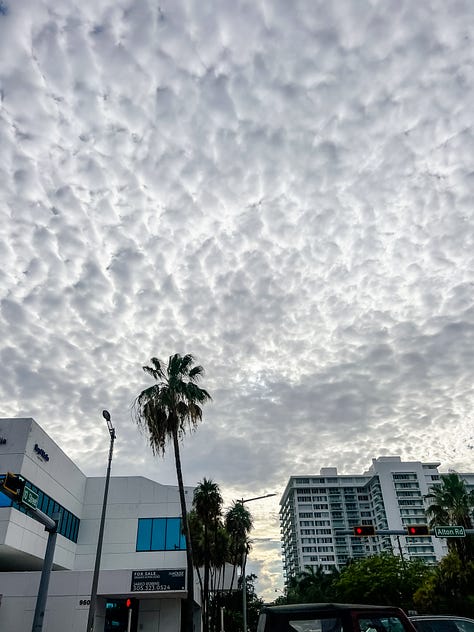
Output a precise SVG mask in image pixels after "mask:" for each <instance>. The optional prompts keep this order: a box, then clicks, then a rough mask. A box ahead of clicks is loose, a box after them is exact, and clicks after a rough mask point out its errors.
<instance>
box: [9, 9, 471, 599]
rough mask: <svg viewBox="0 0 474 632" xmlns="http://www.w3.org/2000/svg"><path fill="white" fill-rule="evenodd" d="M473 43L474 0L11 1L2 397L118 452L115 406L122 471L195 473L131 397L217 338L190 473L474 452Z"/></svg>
mask: <svg viewBox="0 0 474 632" xmlns="http://www.w3.org/2000/svg"><path fill="white" fill-rule="evenodd" d="M473 38H474V6H473V5H472V2H470V0H460V1H458V2H456V3H455V4H453V3H445V2H442V1H441V0H431V1H427V2H423V3H413V2H411V1H409V0H405V1H397V2H394V1H389V0H386V1H380V2H372V1H369V0H367V1H360V2H349V1H348V2H337V3H328V2H323V1H315V2H305V1H295V2H293V3H288V2H285V1H283V0H281V1H278V0H275V1H273V2H267V1H264V0H260V1H259V0H254V1H253V2H244V1H238V0H237V1H235V2H226V1H217V0H216V2H212V3H196V2H191V1H185V0H165V1H163V2H160V4H158V3H156V2H152V1H151V0H143V1H142V2H140V3H137V2H133V1H132V0H113V1H112V0H101V1H100V2H92V0H90V1H89V0H88V1H86V2H82V3H76V2H72V0H61V1H57V0H55V1H54V2H53V0H34V1H33V0H21V1H13V0H0V179H1V182H2V186H1V190H0V212H1V214H2V218H1V219H2V221H1V225H0V231H1V237H2V239H1V240H0V258H1V262H2V265H1V267H0V329H1V339H2V345H1V349H0V354H1V357H0V361H1V367H2V368H1V377H2V379H1V382H0V389H1V391H0V392H1V398H2V414H3V415H4V416H17V415H27V416H33V417H35V418H36V419H37V421H38V422H39V423H40V424H42V425H43V427H44V428H45V429H46V430H47V431H48V432H50V433H51V434H52V435H53V437H55V438H56V440H57V441H58V442H59V443H60V445H61V446H62V447H63V448H65V449H66V450H67V451H68V452H69V453H70V454H71V456H73V457H74V458H75V459H76V460H77V462H78V464H79V465H80V466H81V467H82V468H83V469H84V471H86V472H87V473H89V474H101V473H103V469H104V468H103V467H102V465H100V463H104V464H105V455H106V449H107V446H106V443H107V442H106V437H104V429H103V428H102V426H101V420H100V410H101V409H102V408H103V407H106V408H108V409H110V410H111V412H112V416H113V419H114V422H115V424H116V426H117V430H118V442H117V453H116V458H115V461H114V471H115V473H116V474H133V473H137V474H138V473H139V474H145V475H148V476H150V477H153V478H156V479H157V480H160V481H162V482H165V483H173V482H174V471H173V463H172V459H168V458H166V459H164V460H158V461H155V462H154V461H153V460H152V458H151V455H150V452H149V450H148V449H147V447H146V445H145V441H144V438H143V437H141V436H140V435H139V434H138V433H137V431H136V429H135V428H134V427H133V425H132V423H131V421H130V404H131V402H132V400H133V398H134V397H135V396H136V394H137V393H138V392H139V390H140V389H141V388H142V387H143V386H145V385H146V384H147V381H146V377H145V376H144V375H143V374H142V373H141V369H140V367H141V365H142V364H144V363H146V362H147V361H148V359H149V358H150V356H152V355H160V356H164V357H166V355H167V354H169V353H174V352H181V353H184V352H192V353H194V354H195V355H196V356H197V358H198V360H199V362H200V363H202V364H203V365H204V366H205V368H206V369H207V375H206V381H205V386H206V387H207V388H208V389H209V390H210V391H211V393H212V395H213V398H214V402H213V404H211V405H209V406H208V407H207V409H206V412H205V423H204V424H203V425H202V427H201V428H200V429H199V431H198V432H197V433H196V435H195V436H193V437H192V438H189V439H188V440H187V441H186V442H185V444H184V446H183V464H184V468H185V477H186V482H187V483H188V484H195V483H196V482H197V481H199V480H201V479H202V478H203V477H204V476H206V477H211V478H213V479H214V480H216V481H217V482H218V483H219V484H220V485H221V486H222V488H223V489H224V491H225V494H226V498H227V499H228V501H229V502H230V501H231V499H232V498H236V497H249V496H256V495H259V494H263V493H268V492H273V491H275V492H278V493H280V492H281V491H282V490H283V488H284V485H285V484H286V481H287V478H288V477H289V476H290V475H291V474H294V473H296V472H298V471H306V472H315V471H316V472H317V471H318V470H319V467H321V466H327V465H337V466H338V467H339V468H340V470H341V471H344V472H351V471H361V470H363V469H365V468H366V467H367V466H368V465H369V462H370V458H371V457H372V456H378V455H382V454H401V455H402V456H403V457H404V458H408V459H409V458H413V459H438V460H440V461H441V462H442V466H443V468H444V469H447V468H448V467H454V468H458V469H460V470H462V469H464V470H472V469H473V459H472V441H473V439H472V422H473V418H472V387H471V384H472V375H473V372H474V352H473V349H474V345H473V343H474V307H473V287H474V286H473V283H474V278H473V277H474V262H473V252H474V243H473V241H474V239H473V235H474V232H473V208H474V204H473V202H474V177H473V172H472V148H473V146H474V142H473V141H474V138H473V130H472V103H474V86H473V82H474V78H473V77H474V75H473V72H472V68H473V63H474V59H473ZM260 502H261V504H259V503H256V506H255V514H256V518H257V519H256V525H259V526H257V531H256V543H255V548H254V553H253V556H254V564H255V566H254V569H255V570H258V573H259V575H260V576H261V579H260V584H259V590H260V591H266V592H265V593H264V594H266V596H267V597H268V598H272V597H273V596H274V594H273V595H272V587H274V586H276V585H278V584H279V583H281V569H280V564H279V560H278V553H279V547H278V542H277V541H276V540H277V538H278V525H277V509H278V501H277V499H267V500H265V501H260ZM249 508H250V505H249Z"/></svg>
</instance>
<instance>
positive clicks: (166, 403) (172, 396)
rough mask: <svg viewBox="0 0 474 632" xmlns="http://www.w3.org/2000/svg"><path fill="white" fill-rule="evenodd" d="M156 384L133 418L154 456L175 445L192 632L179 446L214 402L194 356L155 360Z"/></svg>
mask: <svg viewBox="0 0 474 632" xmlns="http://www.w3.org/2000/svg"><path fill="white" fill-rule="evenodd" d="M143 370H144V371H145V373H147V374H148V375H150V376H151V377H152V378H153V379H154V380H155V382H156V383H155V384H153V386H150V387H148V388H146V389H145V390H144V391H142V392H141V393H140V394H139V395H138V397H137V398H136V399H135V401H134V403H133V408H132V414H133V417H134V419H135V421H136V423H137V424H138V426H139V427H140V428H141V429H143V430H144V431H145V432H146V433H147V435H148V441H149V443H150V447H151V449H152V452H153V454H154V455H156V454H161V455H164V453H165V449H166V446H167V444H168V443H171V444H172V445H173V450H174V458H175V465H176V476H177V479H178V489H179V500H180V505H181V520H182V527H183V531H184V534H185V539H186V562H187V578H186V582H187V600H186V601H187V603H186V614H185V626H186V627H185V628H184V629H187V630H189V632H192V630H193V614H194V577H193V553H192V543H191V537H190V532H189V525H188V520H187V512H186V497H185V493H184V484H183V473H182V468H181V457H180V451H179V442H180V440H181V439H182V438H183V437H184V436H185V434H186V431H187V430H194V429H195V428H196V426H197V424H198V423H199V422H200V421H201V419H202V409H201V406H202V404H204V403H205V402H206V401H208V400H210V399H211V396H210V395H209V393H208V392H207V391H206V390H204V389H203V388H200V387H199V386H198V385H197V382H198V380H199V379H200V377H201V376H202V375H203V373H204V369H203V368H202V366H200V365H195V364H194V357H193V356H192V355H190V354H187V355H184V356H181V355H180V354H179V353H176V354H174V355H172V356H170V357H169V359H168V364H167V366H166V367H165V365H164V363H163V362H162V361H161V360H159V359H158V358H151V366H144V367H143Z"/></svg>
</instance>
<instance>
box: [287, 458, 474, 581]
mask: <svg viewBox="0 0 474 632" xmlns="http://www.w3.org/2000/svg"><path fill="white" fill-rule="evenodd" d="M438 467H439V463H421V462H419V461H410V462H403V461H401V459H400V457H399V456H388V457H379V458H377V459H372V465H371V467H370V468H369V470H368V471H367V472H365V473H364V474H356V475H339V474H338V473H337V469H336V468H332V467H330V468H322V469H321V471H320V474H319V476H301V475H300V476H292V477H291V478H290V480H289V482H288V484H287V486H286V489H285V491H284V493H283V496H282V498H281V501H280V525H281V537H282V547H283V564H284V569H285V574H286V577H287V578H288V577H291V576H293V575H295V574H296V573H297V572H298V571H302V570H304V569H305V568H306V567H307V566H310V567H313V568H316V567H318V566H322V567H323V569H324V570H326V571H330V570H331V569H332V568H334V567H336V568H341V566H343V565H344V564H345V563H346V562H347V561H348V560H349V559H351V558H360V557H366V556H367V555H370V554H373V553H379V552H382V551H390V552H392V551H393V552H394V553H395V554H402V555H403V557H404V558H405V559H417V558H419V559H423V560H425V561H426V562H435V561H437V560H439V559H441V558H442V557H443V556H444V555H445V554H446V552H447V548H446V542H445V540H442V539H439V538H436V537H431V536H430V537H408V536H402V535H399V536H397V535H385V536H376V537H364V538H360V537H354V536H352V535H347V534H341V533H340V532H341V531H350V530H352V529H353V527H354V526H357V525H364V524H373V525H375V528H376V530H394V531H396V530H404V529H405V528H406V527H407V526H408V525H419V524H426V523H427V519H426V515H425V508H426V506H427V504H429V503H427V501H426V500H425V496H426V494H428V491H429V489H430V487H432V486H433V485H436V484H437V483H438V482H439V472H438ZM461 476H462V477H463V478H464V479H465V480H466V482H467V483H468V488H470V485H471V484H474V475H473V474H461Z"/></svg>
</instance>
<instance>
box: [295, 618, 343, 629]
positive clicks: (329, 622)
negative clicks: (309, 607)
mask: <svg viewBox="0 0 474 632" xmlns="http://www.w3.org/2000/svg"><path fill="white" fill-rule="evenodd" d="M289 624H290V626H289V629H290V630H291V631H292V632H293V630H295V632H341V630H342V621H341V619H339V618H332V619H320V618H318V619H314V618H311V619H308V620H301V621H289Z"/></svg>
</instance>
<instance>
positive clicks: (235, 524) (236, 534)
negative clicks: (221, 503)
mask: <svg viewBox="0 0 474 632" xmlns="http://www.w3.org/2000/svg"><path fill="white" fill-rule="evenodd" d="M225 526H226V530H227V532H228V534H229V537H230V542H229V554H230V563H231V564H232V565H233V567H234V568H233V570H232V579H231V582H230V590H232V587H233V585H234V579H235V572H236V569H237V566H240V567H241V569H242V575H243V574H244V573H245V564H246V561H247V555H248V554H249V552H250V540H249V533H250V531H251V530H252V526H253V520H252V515H251V513H250V511H249V510H248V509H247V508H246V507H244V503H243V502H242V501H241V500H236V501H234V502H233V503H232V506H231V508H230V509H229V510H228V511H227V514H226V516H225Z"/></svg>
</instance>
